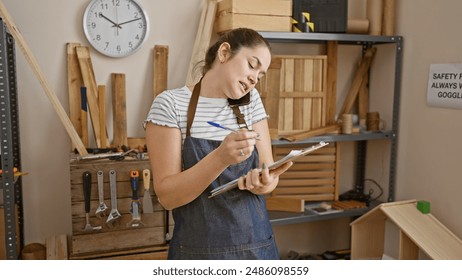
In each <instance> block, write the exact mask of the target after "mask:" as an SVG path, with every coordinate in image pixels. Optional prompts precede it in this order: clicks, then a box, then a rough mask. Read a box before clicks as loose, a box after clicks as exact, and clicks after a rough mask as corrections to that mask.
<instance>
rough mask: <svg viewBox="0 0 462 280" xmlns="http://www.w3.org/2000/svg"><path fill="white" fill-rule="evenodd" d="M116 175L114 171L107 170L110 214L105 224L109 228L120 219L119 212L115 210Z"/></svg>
mask: <svg viewBox="0 0 462 280" xmlns="http://www.w3.org/2000/svg"><path fill="white" fill-rule="evenodd" d="M116 182H117V173H116V171H115V170H113V169H111V170H109V187H110V188H111V212H110V213H109V216H108V217H107V221H106V223H107V224H108V225H109V226H111V227H112V226H114V224H115V223H116V222H117V221H118V220H119V219H120V217H121V216H122V215H120V213H119V210H117V183H116Z"/></svg>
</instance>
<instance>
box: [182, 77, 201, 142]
mask: <svg viewBox="0 0 462 280" xmlns="http://www.w3.org/2000/svg"><path fill="white" fill-rule="evenodd" d="M201 82H202V78H201V79H200V80H199V82H198V83H197V84H196V85H195V86H194V89H193V92H192V95H191V100H190V101H189V106H188V115H187V117H186V118H187V119H186V137H189V136H191V126H192V123H193V121H194V115H195V114H196V107H197V102H198V100H199V94H200V93H201Z"/></svg>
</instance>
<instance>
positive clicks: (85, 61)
mask: <svg viewBox="0 0 462 280" xmlns="http://www.w3.org/2000/svg"><path fill="white" fill-rule="evenodd" d="M75 50H76V53H77V57H78V59H79V65H80V71H81V74H82V79H83V83H84V85H85V87H86V88H87V102H88V109H89V112H90V119H91V124H92V128H93V135H94V136H95V143H96V146H97V147H98V148H101V147H102V146H101V135H100V131H101V125H100V119H99V107H98V88H97V85H96V78H95V72H94V70H93V64H92V62H91V56H90V48H89V47H86V46H83V47H76V48H75Z"/></svg>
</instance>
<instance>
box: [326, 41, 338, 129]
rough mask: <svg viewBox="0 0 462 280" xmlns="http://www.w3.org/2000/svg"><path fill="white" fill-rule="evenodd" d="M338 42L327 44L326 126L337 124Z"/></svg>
mask: <svg viewBox="0 0 462 280" xmlns="http://www.w3.org/2000/svg"><path fill="white" fill-rule="evenodd" d="M337 57H338V42H337V41H328V42H327V77H326V78H327V82H326V124H334V123H335V112H336V110H337V108H336V102H337Z"/></svg>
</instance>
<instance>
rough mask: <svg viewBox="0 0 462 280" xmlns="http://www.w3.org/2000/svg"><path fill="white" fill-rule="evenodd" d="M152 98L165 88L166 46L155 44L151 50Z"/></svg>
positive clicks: (166, 80)
mask: <svg viewBox="0 0 462 280" xmlns="http://www.w3.org/2000/svg"><path fill="white" fill-rule="evenodd" d="M153 54H154V55H153V57H154V58H153V59H154V61H153V74H154V77H153V94H154V96H153V98H155V97H156V96H157V95H158V94H159V93H161V92H162V91H164V90H166V89H167V82H168V46H165V45H155V46H154V50H153Z"/></svg>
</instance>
